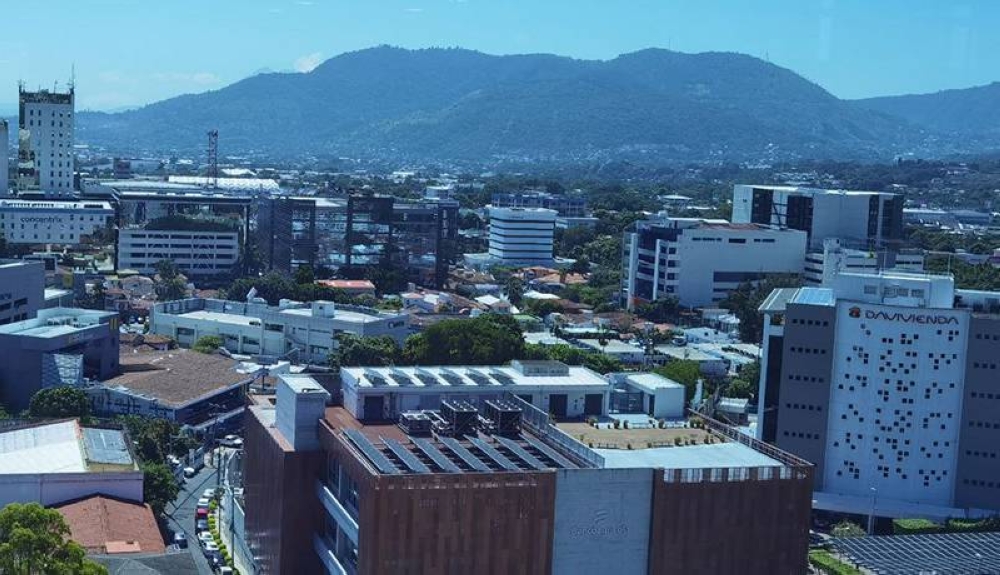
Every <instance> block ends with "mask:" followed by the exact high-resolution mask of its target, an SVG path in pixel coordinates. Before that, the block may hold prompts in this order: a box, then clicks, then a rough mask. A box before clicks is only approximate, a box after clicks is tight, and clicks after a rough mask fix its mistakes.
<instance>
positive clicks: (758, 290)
mask: <svg viewBox="0 0 1000 575" xmlns="http://www.w3.org/2000/svg"><path fill="white" fill-rule="evenodd" d="M799 285H801V281H800V279H799V277H798V276H789V275H774V276H770V277H768V278H766V279H765V280H764V281H762V282H760V283H757V284H755V283H753V282H746V283H744V284H742V285H740V287H738V288H737V289H736V290H734V291H733V292H731V293H730V294H729V296H728V297H727V298H726V299H725V300H723V301H722V304H721V307H724V308H726V309H728V310H730V311H731V312H733V314H734V315H735V316H736V317H737V318H738V319H739V320H740V339H741V340H743V341H745V342H747V343H760V340H761V337H763V333H764V314H762V313H761V312H760V311H758V309H759V308H760V306H761V304H762V303H764V300H765V299H767V296H769V295H771V292H772V291H774V290H776V289H779V288H788V287H797V286H799Z"/></svg>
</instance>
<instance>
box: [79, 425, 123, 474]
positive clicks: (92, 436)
mask: <svg viewBox="0 0 1000 575" xmlns="http://www.w3.org/2000/svg"><path fill="white" fill-rule="evenodd" d="M83 442H84V446H85V449H86V451H87V459H89V460H90V461H92V462H94V463H111V464H116V465H130V464H131V463H132V456H131V455H129V451H128V448H127V447H126V446H125V436H124V435H123V434H122V432H121V431H118V430H117V429H97V428H93V427H84V428H83Z"/></svg>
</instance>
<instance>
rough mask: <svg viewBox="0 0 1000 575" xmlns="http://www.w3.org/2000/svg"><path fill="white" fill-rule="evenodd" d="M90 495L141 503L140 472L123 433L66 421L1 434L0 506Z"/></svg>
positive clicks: (17, 426)
mask: <svg viewBox="0 0 1000 575" xmlns="http://www.w3.org/2000/svg"><path fill="white" fill-rule="evenodd" d="M92 495H105V496H109V497H115V498H117V499H120V500H123V501H130V502H134V503H139V504H141V503H142V501H143V499H142V471H140V470H139V466H138V465H136V462H135V459H134V458H133V457H132V452H131V450H130V449H129V445H128V441H127V440H126V436H125V434H124V432H123V431H121V430H118V429H104V428H95V427H84V426H81V425H80V423H79V421H77V420H75V419H68V420H63V421H54V422H45V423H23V424H17V423H16V424H14V425H11V426H6V427H5V428H4V429H2V430H0V507H3V506H5V505H7V504H9V503H31V502H38V503H41V504H42V505H46V506H48V505H58V504H60V503H65V502H67V501H73V500H77V499H81V498H85V497H90V496H92Z"/></svg>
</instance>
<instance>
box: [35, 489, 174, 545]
mask: <svg viewBox="0 0 1000 575" xmlns="http://www.w3.org/2000/svg"><path fill="white" fill-rule="evenodd" d="M54 509H55V510H56V511H58V512H59V514H60V515H62V516H63V519H65V520H66V525H67V526H68V527H69V536H70V539H72V540H73V541H75V542H76V543H79V544H80V546H81V547H83V549H84V550H85V551H86V552H87V554H88V555H122V554H133V553H142V554H159V553H165V552H166V550H167V547H166V545H164V543H163V535H161V534H160V528H159V527H158V526H157V524H156V516H155V515H153V510H152V509H150V507H149V505H146V504H144V503H137V502H134V501H124V500H121V499H117V498H114V497H108V496H105V495H91V496H89V497H83V498H81V499H77V500H75V501H71V502H67V503H63V504H60V505H56V506H55V507H54Z"/></svg>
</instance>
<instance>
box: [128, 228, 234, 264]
mask: <svg viewBox="0 0 1000 575" xmlns="http://www.w3.org/2000/svg"><path fill="white" fill-rule="evenodd" d="M239 253H240V244H239V234H238V233H236V232H191V231H170V230H165V231H160V230H156V231H154V230H143V229H127V230H121V231H119V233H118V268H119V269H132V270H136V271H138V272H139V273H143V274H151V273H155V272H156V263H157V262H159V261H160V260H165V259H168V260H173V261H174V263H176V264H177V266H178V267H180V269H181V271H183V272H184V273H185V274H186V275H197V274H205V275H212V274H220V273H225V272H228V271H230V270H232V268H233V266H234V265H235V264H236V261H237V259H238V258H239Z"/></svg>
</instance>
